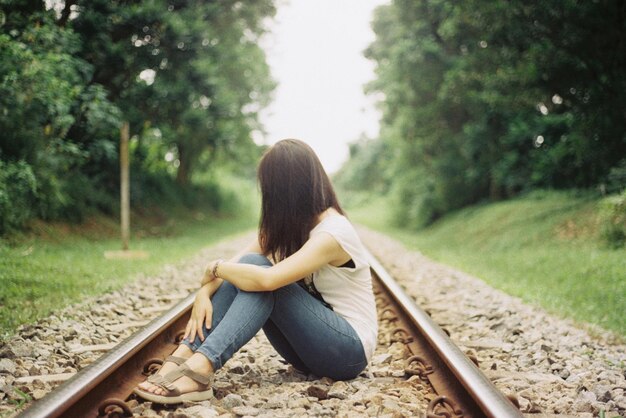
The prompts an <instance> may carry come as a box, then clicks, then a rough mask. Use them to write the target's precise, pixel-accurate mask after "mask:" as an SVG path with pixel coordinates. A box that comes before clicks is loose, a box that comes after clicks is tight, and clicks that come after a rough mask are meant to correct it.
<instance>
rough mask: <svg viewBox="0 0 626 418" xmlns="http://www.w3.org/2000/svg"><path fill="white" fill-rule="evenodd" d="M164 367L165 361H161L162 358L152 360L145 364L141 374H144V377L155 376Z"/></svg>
mask: <svg viewBox="0 0 626 418" xmlns="http://www.w3.org/2000/svg"><path fill="white" fill-rule="evenodd" d="M162 365H163V360H161V359H160V358H151V359H150V360H148V361H146V362H145V363H144V365H143V370H142V371H141V374H143V375H144V376H150V375H153V374H155V373H156V372H157V371H158V370H159V369H160V368H161V366H162Z"/></svg>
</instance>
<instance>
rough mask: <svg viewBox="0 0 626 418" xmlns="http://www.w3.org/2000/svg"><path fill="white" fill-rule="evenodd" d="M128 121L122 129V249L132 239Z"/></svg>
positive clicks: (126, 248) (126, 247) (124, 248)
mask: <svg viewBox="0 0 626 418" xmlns="http://www.w3.org/2000/svg"><path fill="white" fill-rule="evenodd" d="M128 136H129V126H128V122H124V124H123V125H122V128H121V129H120V183H121V184H120V201H121V214H122V249H123V250H125V251H126V250H128V241H129V239H130V187H129V173H128V171H129V168H128Z"/></svg>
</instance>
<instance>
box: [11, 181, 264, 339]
mask: <svg viewBox="0 0 626 418" xmlns="http://www.w3.org/2000/svg"><path fill="white" fill-rule="evenodd" d="M237 187H238V188H239V189H240V190H244V191H245V193H242V194H241V196H245V199H249V201H246V202H239V208H238V209H237V210H236V211H232V210H231V211H229V212H230V213H229V214H226V213H222V214H218V213H210V212H203V211H201V210H194V211H190V210H184V209H180V208H179V209H178V210H175V211H173V212H170V213H168V214H165V213H164V212H161V214H160V215H157V214H155V212H154V211H150V212H146V213H144V214H143V215H142V214H138V213H135V214H133V216H132V217H131V229H132V237H131V245H130V247H131V249H132V250H144V251H147V252H148V253H149V258H147V259H135V260H120V259H118V260H107V259H105V258H104V252H105V251H108V250H119V249H120V247H121V243H120V239H119V226H118V224H117V221H116V220H114V219H110V218H105V217H102V216H96V217H92V218H90V219H89V220H88V221H87V222H85V223H83V224H81V225H73V226H72V225H66V224H44V223H38V224H35V225H33V226H32V228H31V231H30V232H28V233H26V234H22V235H20V236H13V237H11V238H10V239H9V240H7V239H5V240H4V241H2V240H0V283H1V284H2V286H0V340H2V339H3V338H6V337H7V336H8V335H10V334H11V333H12V332H13V331H14V330H15V328H16V327H17V326H18V325H19V324H23V323H27V322H32V321H34V320H36V319H37V318H42V317H45V316H47V315H49V314H50V313H51V312H52V311H53V310H55V309H59V308H60V307H63V306H66V305H68V304H71V303H74V302H77V301H80V300H81V299H82V298H83V297H85V296H89V295H97V294H102V293H105V292H107V291H110V290H113V289H116V288H119V287H122V286H123V285H124V284H125V283H128V282H129V281H131V280H133V277H136V276H137V274H139V273H143V274H154V273H157V272H158V271H159V269H161V268H162V267H163V266H164V265H165V264H171V263H177V262H181V261H182V260H184V259H186V258H189V257H191V256H192V255H194V254H195V253H197V252H198V251H199V250H200V249H201V248H203V247H206V246H208V245H210V244H212V243H215V242H217V241H220V240H223V239H227V238H228V237H229V236H232V235H234V234H237V233H240V232H243V231H244V230H248V229H252V228H253V227H254V226H255V225H256V222H257V216H258V215H257V213H256V212H257V210H256V206H255V204H254V203H252V202H251V201H252V200H253V199H252V196H254V195H255V194H256V193H255V191H254V189H253V186H250V185H249V184H238V185H237Z"/></svg>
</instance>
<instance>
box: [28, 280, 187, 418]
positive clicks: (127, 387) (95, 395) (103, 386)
mask: <svg viewBox="0 0 626 418" xmlns="http://www.w3.org/2000/svg"><path fill="white" fill-rule="evenodd" d="M194 298H195V292H194V293H192V294H191V295H189V296H187V297H186V298H185V299H183V300H182V301H180V302H179V303H178V304H176V305H175V306H174V307H173V308H171V309H170V310H169V311H167V312H165V314H163V315H162V316H160V317H158V318H156V319H154V320H153V321H152V322H150V323H149V324H148V325H146V326H145V327H144V328H142V329H141V330H139V331H137V332H136V333H135V334H133V335H132V336H130V337H129V338H127V339H126V340H124V341H123V342H122V343H120V344H119V345H117V346H116V347H115V348H113V349H111V350H110V351H108V352H107V353H106V354H104V355H103V356H101V357H100V358H98V359H97V360H96V361H95V362H93V363H91V364H90V365H89V366H87V367H85V368H84V369H83V370H81V371H80V372H78V373H77V374H76V375H74V376H73V377H72V378H70V379H69V380H68V381H66V382H65V383H63V384H62V385H61V386H59V387H58V388H56V389H55V390H54V391H52V392H50V393H49V394H48V395H47V396H45V397H44V398H42V399H41V400H39V401H37V402H35V403H33V404H32V405H31V406H30V407H29V408H27V409H26V410H24V412H22V413H21V414H20V415H18V417H20V418H43V417H46V418H54V417H59V416H67V417H78V416H92V417H96V416H98V415H99V412H98V409H99V407H100V406H101V405H102V403H103V402H105V401H106V400H107V399H111V400H118V401H121V402H122V403H123V401H124V400H125V399H126V397H127V396H128V394H130V393H131V392H132V389H133V387H134V386H135V385H136V384H137V383H138V382H139V381H141V374H138V375H137V376H133V373H131V372H130V371H129V369H135V370H141V369H142V368H143V364H144V363H145V362H146V361H148V360H149V359H151V358H158V357H161V358H162V357H163V356H165V355H167V354H169V353H170V352H171V351H173V349H174V348H173V347H174V343H175V339H176V333H177V332H178V331H179V330H180V329H181V328H180V327H181V324H182V328H183V329H184V323H186V318H187V316H188V314H189V313H190V310H191V306H192V305H193V301H194ZM164 351H165V353H163V352H164ZM129 363H132V366H135V367H132V366H130V364H129ZM128 366H130V367H128ZM126 367H127V369H126V374H125V373H124V369H125V368H126ZM118 406H120V405H118ZM100 412H102V411H100Z"/></svg>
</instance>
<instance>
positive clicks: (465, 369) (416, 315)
mask: <svg viewBox="0 0 626 418" xmlns="http://www.w3.org/2000/svg"><path fill="white" fill-rule="evenodd" d="M369 262H370V266H371V268H372V270H373V272H374V273H375V274H376V276H378V278H379V280H380V281H381V282H382V283H383V285H384V286H385V288H386V289H387V291H388V292H389V293H390V294H391V295H392V297H393V298H394V299H395V302H396V303H397V304H398V305H400V307H401V309H402V310H403V311H404V313H405V314H406V315H407V316H408V318H409V319H410V321H411V322H412V323H413V324H414V325H415V327H417V329H418V330H419V332H420V334H421V335H422V336H423V337H424V338H425V339H426V340H427V341H428V343H429V344H430V346H431V347H432V349H433V350H434V351H435V352H436V353H437V354H438V356H439V357H440V358H441V359H442V360H443V363H444V364H445V366H446V367H448V368H449V371H450V372H451V373H452V374H453V375H454V376H455V377H456V379H457V380H458V381H459V382H460V383H461V384H462V385H463V387H464V388H465V390H466V391H467V394H468V395H469V396H470V397H471V399H472V400H473V401H474V402H475V405H477V406H478V407H479V408H480V410H478V411H476V410H473V409H474V408H472V406H469V407H465V408H461V410H462V411H463V412H464V413H465V415H464V416H469V415H470V414H471V415H472V416H483V415H484V416H487V417H493V418H507V417H516V418H521V417H523V415H522V413H521V412H520V411H519V409H517V408H516V407H515V406H514V405H513V403H512V402H511V401H510V400H509V399H508V398H507V397H506V396H504V395H503V394H502V392H500V391H499V390H498V389H497V388H496V387H495V386H494V385H493V383H491V381H490V380H489V379H488V378H487V377H486V376H485V375H484V374H483V373H482V372H481V371H480V369H478V367H476V365H474V363H473V362H472V361H471V360H470V359H469V358H468V357H467V356H466V355H465V354H464V353H463V352H462V351H461V350H460V349H459V348H458V347H457V346H456V345H455V344H454V343H453V342H452V340H450V338H449V337H448V336H447V335H446V333H445V332H444V331H443V330H442V329H441V328H440V327H439V325H437V324H436V323H435V322H434V321H433V320H432V318H431V317H430V316H429V315H428V314H426V313H425V312H424V311H423V310H422V309H421V308H419V307H418V306H417V304H416V303H415V301H414V300H413V299H412V298H411V297H409V296H408V295H407V294H406V292H405V291H404V290H403V289H402V287H401V286H400V285H399V284H398V282H396V281H395V280H394V279H393V278H392V277H391V276H390V275H389V273H387V271H386V270H385V269H384V267H383V266H382V265H381V264H380V262H379V261H378V260H377V259H376V258H375V257H374V256H373V255H371V254H369ZM446 380H447V379H446ZM445 383H447V384H454V382H445ZM435 389H437V388H435ZM438 394H439V395H445V394H444V393H440V392H439V391H438ZM456 403H457V404H464V403H467V401H465V400H457V401H456ZM468 408H469V409H468ZM468 413H469V414H468Z"/></svg>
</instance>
